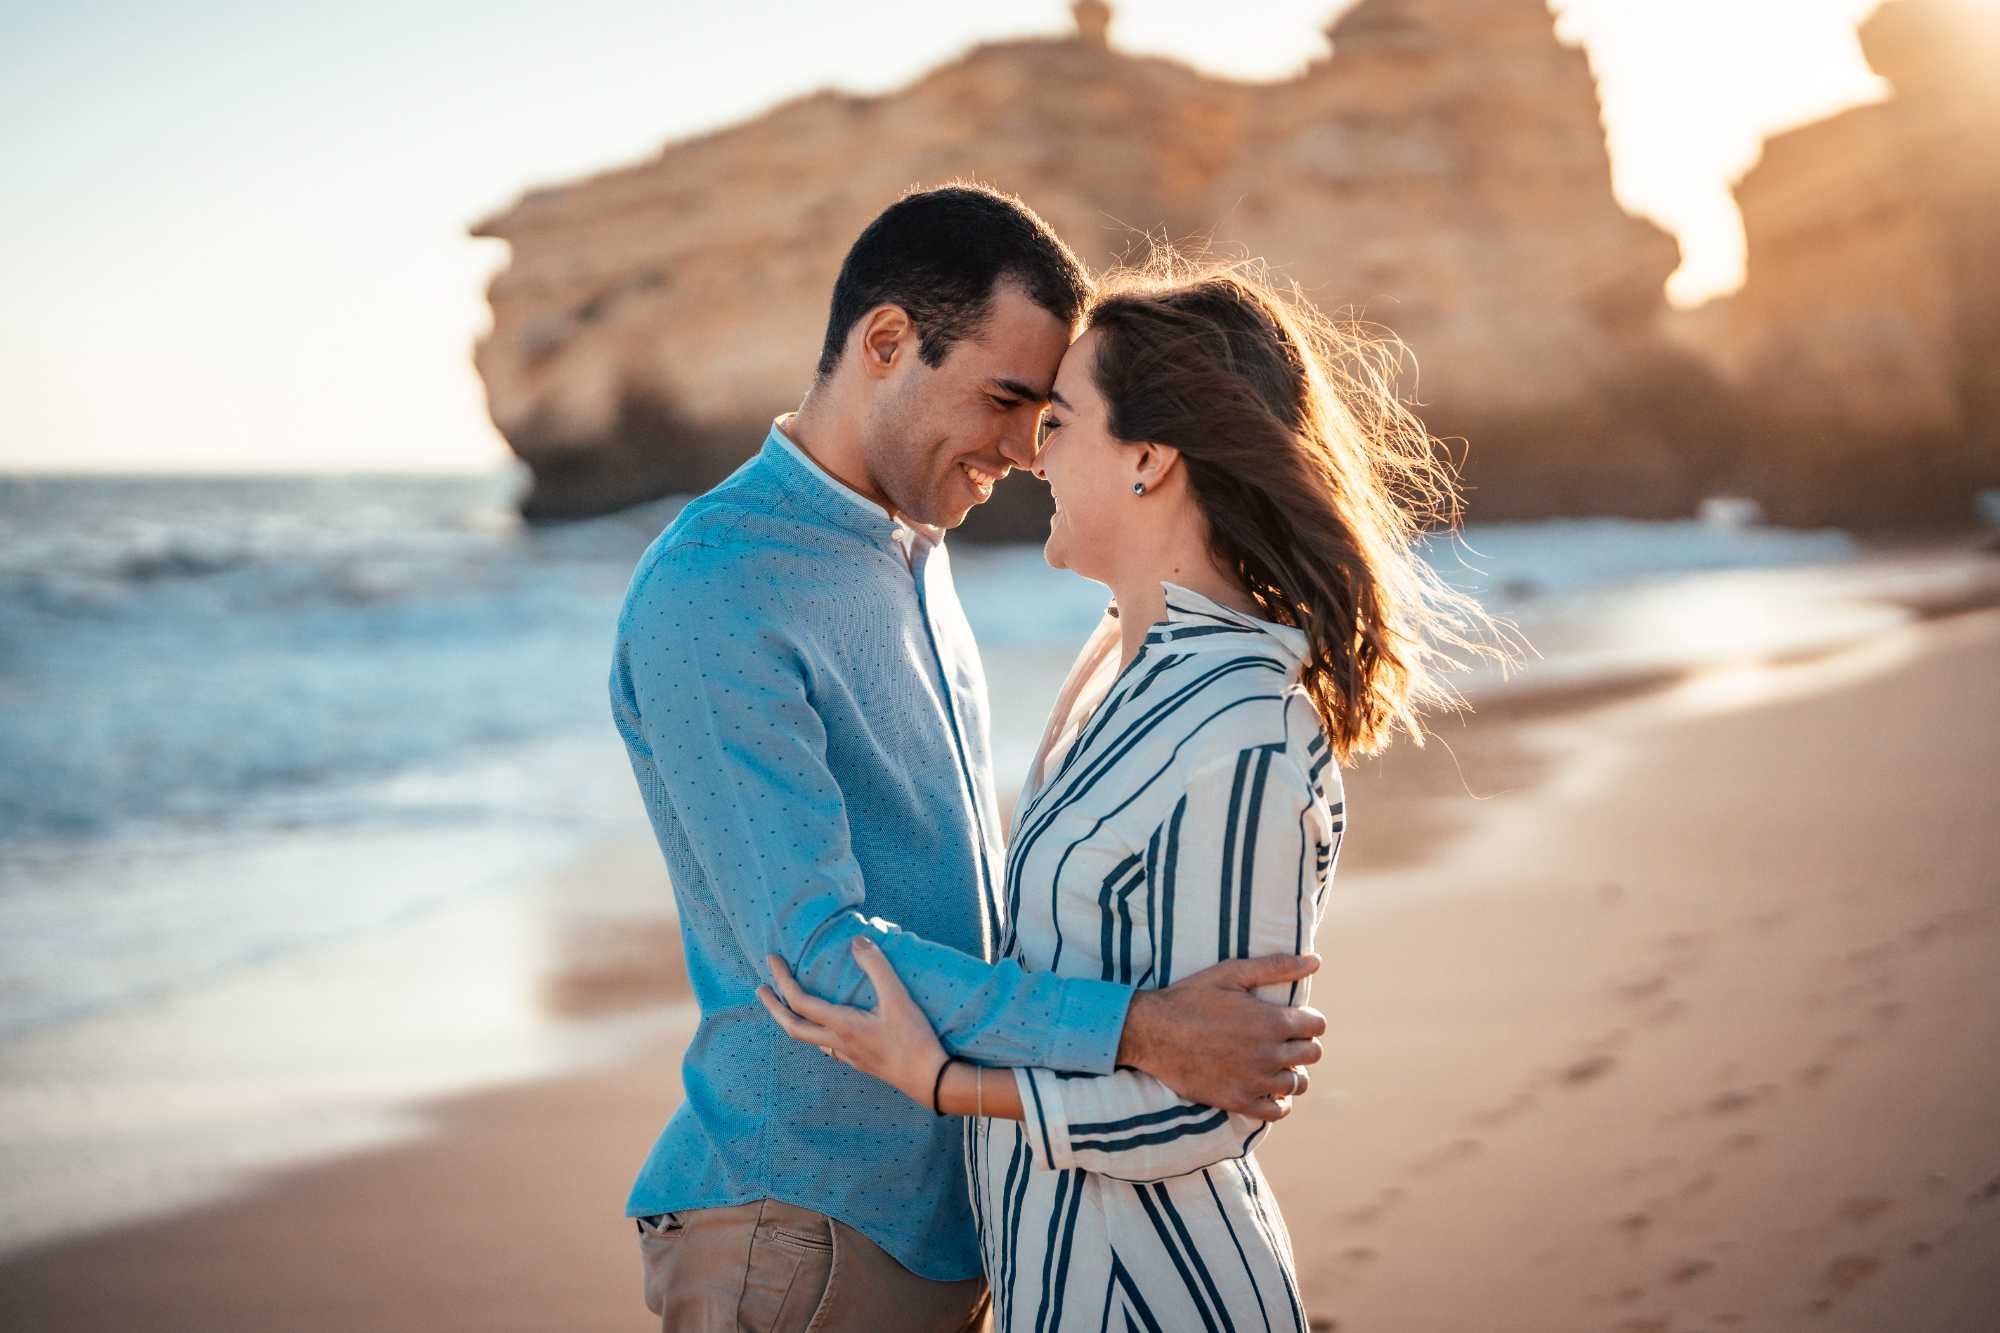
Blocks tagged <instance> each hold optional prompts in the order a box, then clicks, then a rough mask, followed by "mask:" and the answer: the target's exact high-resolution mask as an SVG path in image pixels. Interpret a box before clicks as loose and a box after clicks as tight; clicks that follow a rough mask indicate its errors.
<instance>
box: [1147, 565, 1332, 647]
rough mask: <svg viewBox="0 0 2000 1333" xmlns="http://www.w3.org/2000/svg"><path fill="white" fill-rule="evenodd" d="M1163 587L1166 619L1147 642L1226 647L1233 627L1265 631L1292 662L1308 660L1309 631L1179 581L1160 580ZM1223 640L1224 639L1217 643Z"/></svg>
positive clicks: (1179, 645) (1257, 632)
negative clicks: (1250, 612)
mask: <svg viewBox="0 0 2000 1333" xmlns="http://www.w3.org/2000/svg"><path fill="white" fill-rule="evenodd" d="M1160 589H1161V591H1162V592H1164V593H1165V594H1166V600H1167V615H1166V622H1165V623H1164V624H1161V625H1156V626H1154V627H1153V629H1152V631H1151V632H1150V633H1148V634H1147V635H1146V642H1148V643H1158V644H1169V643H1170V644H1173V645H1174V647H1175V650H1176V651H1181V650H1184V649H1190V648H1201V647H1226V646H1228V643H1227V641H1228V640H1229V639H1232V638H1235V637H1236V636H1235V634H1233V633H1231V632H1230V631H1232V630H1234V631H1237V632H1240V633H1250V634H1262V635H1264V636H1266V637H1268V638H1270V639H1272V640H1273V641H1275V642H1276V643H1277V645H1278V647H1279V648H1280V649H1282V650H1283V652H1284V655H1285V656H1286V657H1287V658H1288V659H1290V661H1291V663H1292V664H1294V665H1297V664H1299V663H1302V662H1303V661H1304V660H1305V656H1306V650H1307V646H1308V645H1307V640H1306V633H1305V631H1304V630H1302V629H1298V628H1296V627H1295V626H1292V625H1281V624H1279V623H1278V622H1277V621H1275V620H1259V619H1258V618H1257V617H1255V616H1251V615H1245V614H1244V613H1243V612H1241V611H1236V610H1232V609H1231V608H1229V607H1226V606H1224V605H1222V603H1220V602H1218V601H1216V600H1215V599H1213V598H1211V597H1204V596H1203V595H1202V594H1200V593H1198V592H1196V591H1195V590H1194V589H1192V588H1184V587H1182V586H1181V585H1180V584H1178V583H1170V582H1167V581H1166V580H1164V579H1163V580H1161V582H1160ZM1218 639H1221V640H1223V641H1224V642H1222V643H1217V642H1216V640H1218Z"/></svg>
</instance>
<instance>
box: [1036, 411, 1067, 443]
mask: <svg viewBox="0 0 2000 1333" xmlns="http://www.w3.org/2000/svg"><path fill="white" fill-rule="evenodd" d="M1062 425H1063V423H1062V422H1061V421H1060V420H1059V419H1057V417H1056V414H1055V413H1053V412H1051V413H1049V414H1048V415H1046V416H1044V417H1043V418H1042V420H1041V426H1040V428H1039V429H1040V438H1041V443H1043V444H1047V443H1048V442H1049V436H1051V435H1053V434H1055V433H1056V432H1057V431H1059V430H1061V429H1062Z"/></svg>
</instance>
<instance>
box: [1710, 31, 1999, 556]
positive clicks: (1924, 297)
mask: <svg viewBox="0 0 2000 1333" xmlns="http://www.w3.org/2000/svg"><path fill="white" fill-rule="evenodd" d="M1861 37H1862V45H1863V48H1864V50H1865V51H1866V53H1867V56H1868V59H1869V62H1870V63H1871V64H1872V65H1873V66H1874V68H1875V70H1876V72H1877V73H1879V74H1881V75H1883V76H1884V77H1885V78H1886V79H1887V80H1888V81H1889V82H1890V84H1891V85H1892V87H1893V95H1892V97H1891V98H1890V100H1888V101H1886V102H1882V103H1879V104H1876V105H1872V106H1864V107H1857V108H1854V109H1853V110H1850V111H1847V112H1844V113H1842V114H1841V115H1838V116H1835V117H1833V118H1831V119H1828V120H1824V121H1821V122H1819V123H1817V124H1814V125H1809V126H1807V127H1805V128H1803V129H1800V130H1797V131H1794V132H1792V133H1789V134H1785V135H1782V136H1779V137H1777V138H1774V139H1772V140H1770V141H1769V142H1767V143H1766V144H1765V147H1764V154H1763V158H1762V160H1761V161H1760V162H1759V164H1758V165H1757V166H1756V168H1755V169H1754V170H1752V171H1751V172H1750V174H1749V175H1748V176H1746V177H1745V179H1744V180H1743V182H1742V184H1741V185H1740V186H1739V187H1738V190H1737V199H1738V202H1739V204H1740V205H1741V206H1742V209H1743V220H1744V230H1745V234H1746V236H1747V239H1748V241H1749V267H1748V277H1747V281H1746V284H1745V286H1744V288H1743V290H1742V291H1741V292H1740V293H1738V294H1737V295H1735V296H1733V297H1731V298H1729V299H1727V300H1725V301H1723V302H1720V303H1718V304H1717V305H1716V306H1714V307H1713V308H1711V309H1705V310H1702V311H1699V312H1696V314H1695V315H1694V316H1693V317H1692V318H1691V319H1690V320H1689V321H1688V322H1687V328H1686V330H1684V335H1685V336H1686V340H1687V341H1688V342H1689V343H1690V344H1691V345H1694V346H1698V347H1699V348H1701V349H1702V351H1703V353H1704V355H1706V356H1707V357H1708V358H1710V359H1711V360H1712V361H1713V363H1714V365H1715V366H1716V367H1717V368H1718V369H1719V370H1720V371H1721V372H1722V374H1723V375H1724V376H1725V377H1726V379H1727V380H1728V381H1729V383H1730V385H1731V386H1732V388H1733V389H1734V390H1735V391H1736V395H1737V397H1738V400H1739V401H1740V402H1741V404H1742V410H1743V413H1744V415H1745V418H1746V421H1747V422H1748V424H1749V426H1750V431H1749V436H1750V438H1751V439H1753V440H1754V441H1755V442H1756V447H1755V448H1754V449H1753V450H1750V451H1747V452H1746V455H1745V456H1744V458H1743V459H1742V460H1741V477H1740V488H1741V489H1745V490H1749V491H1752V492H1755V493H1758V494H1760V495H1763V496H1766V497H1768V499H1767V503H1768V504H1769V505H1770V506H1771V507H1772V509H1773V512H1774V513H1775V514H1776V515H1777V516H1779V517H1784V518H1789V519H1793V520H1796V521H1808V522H1816V521H1828V520H1841V519H1848V518H1852V517H1853V516H1854V515H1853V512H1852V511H1853V510H1854V508H1855V506H1856V503H1857V500H1858V499H1860V498H1861V497H1864V496H1865V499H1866V502H1867V515H1866V517H1868V518H1870V519H1873V520H1874V521H1877V522H1896V521H1912V520H1924V519H1935V518H1943V519H1960V520H1962V519H1964V518H1966V517H1968V516H1969V514H1970V509H1969V503H1970V497H1971V495H1972V493H1973V492H1974V491H1975V490H1977V489H1978V488H1980V487H1990V486H1996V485H2000V358H1996V355H1995V353H1996V351H2000V223H1996V222H1995V218H1996V217H2000V147H1996V145H2000V95H1996V94H1995V93H1994V92H1993V90H1992V85H1991V81H1990V80H1991V71H1992V70H1993V69H1994V68H1995V67H1996V62H2000V10H1994V9H1992V8H1982V7H1981V6H1978V5H1969V4H1965V3H1963V2H1962V0H1890V3H1887V4H1885V5H1884V6H1883V8H1881V9H1880V10H1878V11H1877V12H1876V14H1875V15H1874V17H1873V18H1871V19H1870V20H1869V21H1868V23H1867V24H1866V25H1865V26H1864V27H1863V29H1862V33H1861Z"/></svg>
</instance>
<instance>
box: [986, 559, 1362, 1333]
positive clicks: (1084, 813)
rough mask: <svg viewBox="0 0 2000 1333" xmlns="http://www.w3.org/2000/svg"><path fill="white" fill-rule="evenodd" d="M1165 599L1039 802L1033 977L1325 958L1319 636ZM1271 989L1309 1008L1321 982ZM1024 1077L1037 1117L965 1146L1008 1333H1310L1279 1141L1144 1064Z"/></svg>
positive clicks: (1057, 718)
mask: <svg viewBox="0 0 2000 1333" xmlns="http://www.w3.org/2000/svg"><path fill="white" fill-rule="evenodd" d="M1165 591H1166V594H1167V610H1166V619H1165V620H1163V621H1162V622H1160V623H1159V624H1157V625H1155V626H1153V627H1152V628H1151V630H1150V631H1149V632H1148V633H1147V635H1146V639H1145V643H1144V646H1143V647H1142V648H1141V650H1140V651H1139V653H1138V654H1137V655H1136V656H1134V658H1133V659H1132V661H1131V662H1129V663H1128V664H1126V665H1125V667H1124V668H1123V669H1122V670H1116V671H1115V672H1114V668H1115V667H1116V660H1117V656H1118V652H1117V648H1118V642H1119V632H1118V626H1117V621H1116V620H1115V619H1113V618H1111V617H1110V616H1108V615H1107V618H1106V620H1105V621H1104V622H1103V623H1102V624H1100V625H1099V627H1098V630H1097V632H1096V633H1095V634H1093V636H1092V638H1091V641H1090V642H1089V643H1088V644H1087V645H1086V646H1085V649H1084V652H1083V654H1082V656H1081V657H1079V659H1078V661H1077V665H1076V667H1075V668H1073V669H1072V671H1071V675H1070V680H1069V682H1068V683H1067V684H1065V686H1064V689H1063V695H1062V698H1061V699H1059V701H1058V703H1057V707H1056V712H1055V714H1054V715H1053V716H1052V717H1051V720H1050V725H1049V728H1048V732H1047V734H1046V735H1045V736H1044V739H1043V749H1044V751H1045V752H1046V753H1045V755H1042V756H1038V757H1037V759H1036V763H1035V766H1034V771H1033V772H1031V773H1030V774H1029V786H1028V788H1027V789H1026V790H1024V791H1023V793H1022V796H1021V801H1020V805H1019V807H1018V811H1017V814H1016V817H1015V826H1014V832H1013V837H1012V839H1011V840H1010V847H1009V852H1008V865H1007V881H1006V885H1007V895H1008V903H1009V908H1010V911H1009V913H1008V917H1009V927H1008V933H1007V936H1006V938H1005V940H1004V943H1003V952H1004V953H1006V954H1007V955H1008V956H1011V957H1014V958H1017V959H1018V960H1019V961H1020V963H1021V965H1022V966H1023V967H1025V968H1027V969H1029V970H1031V971H1050V972H1055V973H1057V974H1059V975H1063V976H1071V977H1097V978H1101V979H1104V980H1110V981H1124V982H1129V983H1131V984H1133V985H1136V986H1142V987H1158V986H1165V985H1167V984H1169V983H1171V982H1173V981H1175V980H1178V979H1179V978H1182V977H1185V976H1187V975H1188V974H1190V973H1192V972H1197V971H1199V970H1200V969H1202V968H1204V967H1206V966H1208V965H1209V964H1211V963H1214V962H1216V961H1218V960H1220V959H1225V958H1245V957H1253V956H1257V955H1262V954H1288V953H1296V952H1299V951H1302V950H1305V949H1309V948H1311V947H1312V942H1313V931H1314V927H1315V926H1316V925H1317V923H1318V921H1319V917H1320V912H1321V909H1322V907H1323V905H1324V900H1325V894H1326V890H1327V887H1328V885H1329V884H1330V882H1331V880H1332V877H1333V871H1334V864H1335V861H1336V860H1337V858H1338V856H1339V851H1340V840H1341V830H1342V827H1343V809H1344V807H1343V804H1342V789H1341V780H1340V769H1339V767H1338V765H1336V764H1334V763H1333V762H1332V759H1331V754H1330V748H1329V746H1328V744H1327V740H1326V737H1325V735H1324V734H1323V732H1322V730H1321V727H1320V724H1319V718H1318V716H1317V714H1316V713H1315V712H1314V711H1313V708H1312V704H1311V701H1310V700H1309V698H1308V697H1307V696H1306V694H1305V691H1304V689H1303V687H1302V686H1301V685H1300V684H1299V678H1298V668H1299V665H1300V659H1301V656H1302V654H1303V652H1304V650H1305V636H1304V635H1303V634H1302V633H1301V632H1300V631H1298V630H1295V629H1292V628H1290V627H1288V626H1283V625H1277V624H1273V623H1270V622H1267V621H1262V620H1257V619H1254V618H1252V617H1249V616H1246V615H1243V614H1241V613H1239V612H1236V611H1233V610H1230V609H1229V608H1226V607H1223V606H1221V605H1220V604H1218V603H1216V602H1214V601H1213V600H1211V599H1209V598H1206V597H1203V596H1202V595H1200V594H1199V593H1196V592H1193V591H1192V590H1190V589H1187V588H1183V587H1180V586H1179V585H1177V584H1172V583H1169V584H1166V585H1165ZM1107 678H1109V679H1108V683H1107ZM1097 699H1101V700H1102V702H1101V703H1098V704H1097V705H1096V708H1095V710H1094V711H1092V712H1089V714H1088V716H1087V718H1086V717H1085V716H1084V715H1085V711H1086V710H1087V709H1088V708H1089V706H1090V704H1091V703H1092V702H1093V701H1094V700H1097ZM1072 737H1073V738H1074V739H1073V740H1072V739H1071V738H1072ZM1260 994H1263V995H1265V996H1266V998H1269V999H1273V1000H1280V1001H1284V1002H1286V1003H1303V1002H1304V1000H1305V996H1306V985H1305V984H1304V983H1295V984H1291V985H1281V986H1273V987H1268V988H1265V990H1263V991H1261V992H1260ZM1015 1078H1016V1081H1017V1084H1018V1086H1019V1089H1020V1094H1021V1102H1022V1105H1023V1106H1024V1107H1025V1109H1026V1113H1027V1115H1026V1120H1025V1121H1024V1122H1015V1121H1008V1120H973V1121H971V1122H969V1123H970V1125H971V1127H972V1128H971V1132H970V1134H969V1135H968V1139H967V1144H968V1146H967V1163H968V1168H969V1170H970V1173H971V1189H972V1200H973V1207H974V1210H975V1212H976V1214H977V1218H978V1223H979V1235H980V1245H981V1248H982V1250H983V1253H984V1257H985V1262H986V1272H987V1277H988V1279H989V1280H990V1281H991V1283H992V1286H993V1292H994V1302H995V1310H996V1318H997V1321H998V1328H999V1330H1000V1333H1030V1330H1032V1331H1033V1333H1055V1331H1056V1330H1058V1329H1063V1328H1067V1329H1088V1330H1092V1331H1093V1333H1095V1331H1097V1330H1103V1329H1112V1330H1119V1331H1120V1333H1122V1331H1123V1330H1127V1329H1135V1330H1140V1329H1150V1330H1155V1331H1156V1333H1157V1331H1159V1330H1183V1329H1189V1330H1193V1329H1206V1330H1253V1329H1256V1330H1264V1329H1268V1330H1273V1331H1274V1333H1275V1331H1277V1330H1293V1331H1294V1333H1304V1329H1305V1325H1306V1320H1305V1312H1304V1309H1303V1305H1302V1302H1301V1300H1300V1298H1299V1292H1298V1284H1297V1281H1296V1278H1295V1276H1294V1268H1293V1263H1292V1251H1291V1240H1290V1238H1289V1236H1288V1235H1287V1233H1286V1230H1285V1223H1284V1219H1283V1218H1282V1217H1281V1216H1280V1215H1279V1212H1278V1208H1277V1204H1276V1203H1275V1201H1274V1200H1273V1199H1272V1197H1271V1193H1270V1190H1269V1188H1268V1186H1267V1185H1266V1183H1265V1181H1264V1177H1263V1174H1262V1172H1261V1171H1260V1170H1259V1169H1258V1167H1257V1163H1256V1159H1255V1158H1254V1157H1253V1156H1252V1155H1251V1150H1252V1148H1253V1147H1254V1146H1255V1144H1256V1142H1257V1140H1258V1138H1259V1137H1261V1136H1262V1134H1263V1133H1264V1131H1265V1129H1266V1128H1268V1126H1267V1125H1265V1124H1264V1123H1263V1122H1261V1121H1258V1120H1254V1119H1251V1118H1250V1117H1248V1116H1240V1115H1231V1114H1228V1113H1226V1112H1223V1111H1219V1110H1216V1109H1214V1108H1212V1107H1208V1106H1202V1105H1198V1104H1195V1103H1191V1102H1186V1101H1183V1100H1181V1098H1180V1097H1179V1096H1177V1095H1176V1094H1175V1093H1174V1092H1173V1091H1172V1089H1170V1088H1168V1087H1167V1086H1166V1085H1165V1084H1163V1083H1161V1082H1160V1081H1159V1080H1157V1079H1155V1078H1153V1077H1152V1076H1151V1075H1149V1074H1145V1073H1141V1072H1139V1071H1138V1070H1134V1069H1122V1068H1121V1069H1119V1070H1117V1071H1115V1072H1113V1073H1110V1074H1096V1075H1091V1074H1068V1073H1056V1072H1052V1071H1050V1070H1046V1069H1017V1070H1016V1071H1015Z"/></svg>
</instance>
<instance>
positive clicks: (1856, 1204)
mask: <svg viewBox="0 0 2000 1333" xmlns="http://www.w3.org/2000/svg"><path fill="white" fill-rule="evenodd" d="M1895 1206H1896V1201H1895V1200H1894V1199H1885V1198H1883V1197H1882V1196H1881V1195H1879V1194H1850V1195H1848V1196H1847V1197H1846V1198H1845V1199H1842V1200H1841V1201H1840V1202H1839V1203H1838V1204H1835V1205H1834V1209H1833V1215H1834V1216H1835V1217H1837V1218H1839V1219H1840V1220H1841V1221H1843V1222H1852V1223H1855V1224H1857V1225H1858V1224H1860V1223H1865V1222H1872V1221H1874V1220H1875V1219H1876V1218H1878V1217H1880V1216H1881V1215H1882V1214H1884V1213H1886V1212H1888V1211H1889V1210H1890V1209H1891V1208H1894V1207H1895Z"/></svg>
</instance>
